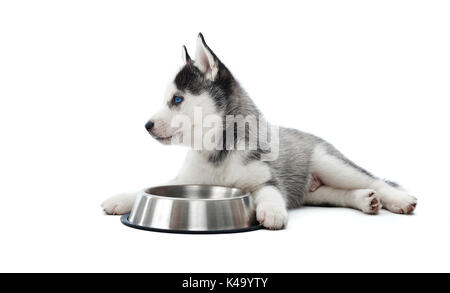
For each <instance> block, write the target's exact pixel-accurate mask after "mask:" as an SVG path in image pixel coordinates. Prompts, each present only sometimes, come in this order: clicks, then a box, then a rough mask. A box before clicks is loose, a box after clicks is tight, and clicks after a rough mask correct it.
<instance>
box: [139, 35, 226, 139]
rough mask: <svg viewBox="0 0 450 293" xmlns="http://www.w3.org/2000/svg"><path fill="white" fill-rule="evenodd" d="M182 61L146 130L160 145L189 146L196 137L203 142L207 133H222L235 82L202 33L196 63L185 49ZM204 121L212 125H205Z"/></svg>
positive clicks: (198, 42) (198, 43)
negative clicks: (225, 113)
mask: <svg viewBox="0 0 450 293" xmlns="http://www.w3.org/2000/svg"><path fill="white" fill-rule="evenodd" d="M182 57H183V62H184V65H183V67H182V68H181V69H180V71H179V72H178V73H177V74H176V76H175V78H174V79H173V81H172V82H170V83H169V85H168V87H167V90H166V94H165V97H164V103H163V106H162V108H161V109H160V110H159V111H158V112H157V113H156V114H155V115H153V117H152V118H151V119H150V120H149V121H148V122H147V124H146V125H145V128H146V129H147V131H148V132H149V133H150V134H151V135H152V136H153V137H154V138H155V139H157V140H158V141H160V142H161V143H164V144H184V145H189V146H192V144H193V141H194V140H195V139H196V138H195V137H196V136H201V138H202V139H203V137H204V136H205V135H207V134H208V131H209V132H210V134H211V133H219V132H220V131H221V122H222V120H223V117H224V111H225V108H226V103H227V99H228V97H229V96H230V94H231V91H232V88H233V83H234V79H233V76H232V75H231V73H230V72H229V70H228V69H227V68H226V67H225V66H224V65H223V63H222V62H221V61H220V60H219V58H217V56H216V55H215V54H214V52H213V51H212V50H211V49H210V48H209V47H208V45H207V44H206V42H205V39H204V38H203V35H202V34H201V33H200V34H199V35H198V38H197V48H196V53H195V60H192V59H191V57H190V56H189V54H188V52H187V49H186V47H185V46H183V48H182ZM207 117H209V120H211V121H212V122H213V123H205V120H204V119H207ZM205 124H209V125H205ZM199 128H202V129H199ZM187 135H188V136H190V137H189V138H188V137H186V136H187ZM194 138H195V139H194Z"/></svg>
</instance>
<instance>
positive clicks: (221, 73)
mask: <svg viewBox="0 0 450 293" xmlns="http://www.w3.org/2000/svg"><path fill="white" fill-rule="evenodd" d="M182 57H183V63H184V64H183V66H182V68H181V69H180V70H179V72H178V73H177V74H176V76H175V78H174V79H173V81H172V82H171V83H170V84H169V86H168V88H167V91H166V94H165V98H164V104H163V107H162V109H161V110H160V111H159V112H157V113H156V114H155V115H154V116H153V117H152V118H151V119H150V120H149V121H148V122H147V124H146V125H145V128H146V130H147V131H148V132H149V133H150V135H151V136H152V137H153V138H155V139H156V140H158V141H159V142H160V143H163V144H183V145H187V146H189V147H191V148H192V149H191V150H190V151H189V152H188V155H187V158H186V161H185V163H184V165H183V167H182V168H181V171H180V172H179V173H178V175H177V176H176V178H175V179H174V180H172V181H171V182H169V183H168V184H171V185H175V184H211V185H221V186H228V187H238V188H241V189H243V190H245V191H248V192H250V193H251V194H252V197H253V199H254V203H255V207H256V217H257V220H258V221H259V222H260V223H261V224H262V225H263V226H264V227H266V228H268V229H282V228H284V227H286V225H287V222H288V213H287V211H288V209H292V208H297V207H300V206H301V205H313V206H323V205H326V206H338V207H348V208H353V209H358V210H361V211H362V212H364V213H367V214H377V213H378V211H379V210H380V208H382V207H383V208H385V209H387V210H389V211H391V212H393V213H397V214H411V213H412V212H413V211H414V209H415V208H416V205H417V199H416V198H415V197H413V196H411V195H410V194H409V193H408V192H407V191H406V190H405V189H404V188H402V187H401V186H400V185H398V184H397V183H394V182H392V181H387V180H383V179H380V178H378V177H375V176H374V175H372V174H371V173H370V172H368V171H366V170H365V169H363V168H361V167H359V166H358V165H356V164H355V163H353V162H352V161H351V160H349V159H348V158H347V157H345V156H344V155H343V154H342V153H341V152H339V151H338V150H337V149H336V148H335V147H334V146H333V145H331V144H330V143H328V142H326V141H325V140H323V139H321V138H319V137H317V136H315V135H312V134H309V133H305V132H301V131H299V130H295V129H289V128H284V127H278V128H275V127H274V128H271V127H272V125H271V124H269V123H268V122H267V121H266V120H265V119H264V118H263V116H262V115H261V113H260V112H259V110H258V108H257V107H256V106H255V104H254V103H253V101H252V100H251V99H250V97H249V96H248V94H247V93H246V92H245V90H244V89H243V88H242V87H241V86H240V84H239V82H238V81H237V80H236V79H235V78H234V76H233V75H232V74H231V72H230V71H229V70H228V68H227V67H226V66H225V65H224V64H223V63H222V62H221V60H219V58H218V57H217V56H216V54H215V53H214V52H213V51H212V50H211V49H210V47H209V46H208V45H207V44H206V42H205V39H204V37H203V35H202V34H201V33H200V34H199V35H198V38H197V47H196V54H195V60H193V59H191V57H190V56H189V54H188V51H187V49H186V47H185V46H183V47H182ZM197 112H201V114H200V119H198V118H196V117H195V115H196V113H197ZM179 116H182V117H184V118H185V120H186V121H187V123H185V125H187V126H188V127H180V126H179V125H178V126H177V125H175V124H176V123H175V124H174V123H172V122H173V120H175V119H176V117H179ZM197 116H198V115H197ZM206 117H213V118H214V119H211V120H214V121H216V122H217V123H215V124H213V123H210V125H208V126H205V125H202V123H201V122H202V120H203V119H205V118H206ZM228 117H256V118H255V120H254V121H258V122H261V121H263V122H267V125H268V128H270V129H271V130H270V131H266V132H258V131H254V130H251V129H250V127H248V126H244V131H237V130H236V120H235V121H232V122H229V121H228V119H226V118H228ZM195 120H197V122H196V121H195ZM192 121H194V122H192ZM199 121H200V122H199ZM211 124H213V126H211ZM241 128H242V127H241ZM260 128H263V127H260ZM268 128H267V127H266V129H268ZM180 129H183V130H182V131H181V130H180ZM207 129H208V130H209V134H210V135H211V133H212V134H214V135H217V138H215V139H211V140H210V142H211V143H210V144H211V145H212V146H213V147H212V148H211V147H210V148H204V147H202V146H203V145H202V144H201V143H200V147H199V146H198V145H197V146H195V143H192V139H191V140H189V139H185V140H183V138H186V137H188V136H191V137H192V136H194V138H195V137H197V138H200V140H204V139H205V136H206V134H208V132H207V133H204V132H202V131H197V130H207ZM196 132H199V133H200V134H198V133H197V134H196ZM256 132H258V133H256ZM264 133H268V134H267V135H266V136H265V135H264ZM269 136H270V137H271V139H270V142H268V137H269ZM250 138H253V140H254V143H253V148H251V149H250V148H249V147H248V144H249V142H250V140H251V139H250ZM194 141H195V139H194ZM255 141H256V143H255ZM245 146H247V147H245ZM274 154H275V155H274ZM137 194H138V193H127V194H121V195H117V196H114V197H112V198H109V199H107V200H106V201H104V202H103V204H102V207H103V209H104V211H105V213H106V214H125V213H128V212H130V210H131V208H132V206H133V203H134V201H135V198H136V196H137Z"/></svg>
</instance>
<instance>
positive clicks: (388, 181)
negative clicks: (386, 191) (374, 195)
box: [384, 180, 400, 188]
mask: <svg viewBox="0 0 450 293" xmlns="http://www.w3.org/2000/svg"><path fill="white" fill-rule="evenodd" d="M384 182H386V183H387V184H389V185H390V186H392V187H394V188H399V187H400V184H398V183H397V182H394V181H390V180H384Z"/></svg>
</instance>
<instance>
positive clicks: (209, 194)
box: [121, 185, 260, 233]
mask: <svg viewBox="0 0 450 293" xmlns="http://www.w3.org/2000/svg"><path fill="white" fill-rule="evenodd" d="M121 220H122V222H123V223H124V224H125V225H128V226H131V227H133V228H139V229H145V230H153V231H161V232H178V233H227V232H243V231H250V230H255V229H258V228H260V226H259V225H258V222H257V221H256V215H255V208H254V204H253V202H252V198H251V197H250V194H249V193H246V192H244V191H242V190H241V189H238V188H228V187H222V186H213V185H169V186H157V187H152V188H149V189H147V190H144V191H143V192H142V193H141V194H140V195H139V196H138V197H137V199H136V202H135V203H134V206H133V209H132V210H131V212H130V214H129V215H128V214H127V215H124V216H122V218H121Z"/></svg>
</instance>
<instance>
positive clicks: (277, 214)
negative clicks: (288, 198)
mask: <svg viewBox="0 0 450 293" xmlns="http://www.w3.org/2000/svg"><path fill="white" fill-rule="evenodd" d="M256 219H257V220H258V222H259V223H260V224H261V225H263V226H264V227H266V228H268V229H273V230H278V229H282V228H284V227H286V225H287V221H288V214H287V209H286V207H284V206H280V205H277V204H272V203H261V204H259V205H258V206H257V207H256Z"/></svg>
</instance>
